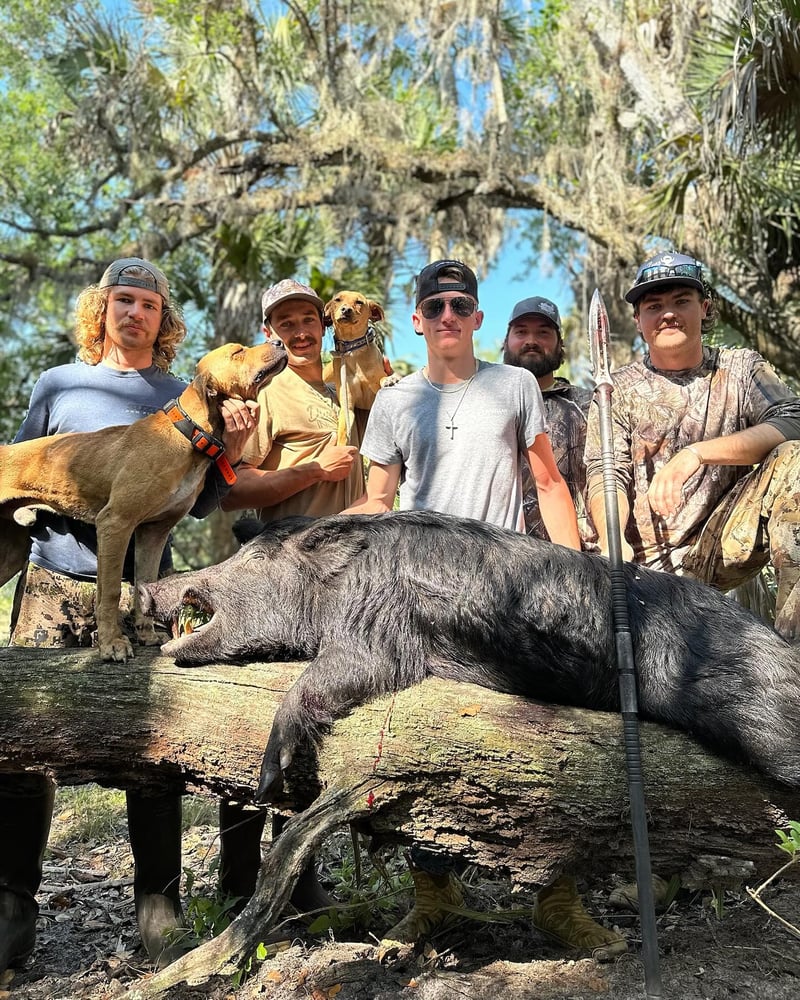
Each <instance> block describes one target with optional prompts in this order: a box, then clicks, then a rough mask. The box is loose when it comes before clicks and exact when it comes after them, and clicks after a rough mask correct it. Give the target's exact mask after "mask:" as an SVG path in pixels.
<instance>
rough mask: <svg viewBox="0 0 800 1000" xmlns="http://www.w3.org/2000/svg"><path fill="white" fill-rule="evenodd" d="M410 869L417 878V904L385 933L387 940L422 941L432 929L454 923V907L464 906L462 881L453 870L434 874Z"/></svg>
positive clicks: (415, 882) (415, 895)
mask: <svg viewBox="0 0 800 1000" xmlns="http://www.w3.org/2000/svg"><path fill="white" fill-rule="evenodd" d="M409 871H410V872H411V877H412V879H413V880H414V906H413V907H412V908H411V911H410V912H409V913H407V914H406V916H405V917H403V919H402V920H400V921H399V922H398V923H396V924H395V925H394V927H392V928H391V929H390V930H388V931H387V932H386V934H385V935H384V940H385V941H401V942H407V943H412V942H414V941H419V940H420V939H421V938H424V937H427V936H428V935H430V933H431V931H433V930H435V929H437V928H439V927H445V926H447V924H448V923H452V921H453V920H454V919H455V917H456V916H457V914H455V913H453V909H452V908H453V907H456V908H458V907H462V906H463V905H464V894H463V893H462V891H461V884H460V882H459V881H458V879H457V878H456V877H455V875H453V873H452V872H450V871H448V872H445V873H443V874H436V875H434V874H432V873H431V872H427V871H423V870H422V869H421V868H413V867H412V868H409Z"/></svg>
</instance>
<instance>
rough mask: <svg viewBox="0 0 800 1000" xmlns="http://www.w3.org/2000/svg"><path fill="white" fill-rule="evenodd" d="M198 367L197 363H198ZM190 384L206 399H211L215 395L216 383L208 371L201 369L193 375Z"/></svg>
mask: <svg viewBox="0 0 800 1000" xmlns="http://www.w3.org/2000/svg"><path fill="white" fill-rule="evenodd" d="M198 368H199V365H198ZM192 384H193V385H194V387H195V389H196V390H197V391H198V392H199V393H200V395H201V396H203V397H205V398H206V399H213V398H214V396H216V395H217V384H216V381H215V379H214V376H213V375H212V374H211V373H210V372H206V371H203V370H202V369H201V370H199V371H198V372H197V374H196V375H195V377H194V379H193V381H192Z"/></svg>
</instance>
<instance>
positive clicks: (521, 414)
mask: <svg viewBox="0 0 800 1000" xmlns="http://www.w3.org/2000/svg"><path fill="white" fill-rule="evenodd" d="M482 321H483V313H482V312H481V311H480V310H479V309H478V283H477V279H476V278H475V275H474V273H473V272H472V271H471V270H470V268H469V267H467V266H466V265H465V264H463V263H461V262H460V261H453V260H440V261H435V262H434V263H432V264H429V265H428V266H427V267H425V268H423V270H422V271H421V273H420V274H419V276H418V277H417V289H416V309H415V311H414V314H413V316H412V322H413V324H414V329H415V330H416V332H417V333H418V334H419V335H420V336H423V337H424V338H425V344H426V347H427V355H428V361H427V364H426V365H425V367H424V368H423V369H422V370H421V371H420V372H415V373H414V374H413V375H409V376H407V377H406V378H404V379H402V380H401V381H400V382H398V383H397V384H396V385H394V386H390V387H387V388H386V389H382V390H381V391H380V392H379V393H378V396H377V399H376V400H375V403H374V405H373V408H372V412H371V414H370V418H369V422H368V424H367V430H366V433H365V435H364V441H363V444H362V448H361V453H362V454H363V455H365V456H366V457H367V458H368V459H369V460H370V470H369V476H368V479H367V493H366V496H365V498H364V499H363V500H362V501H360V502H359V503H358V504H356V505H354V506H353V507H351V508H350V511H351V512H353V513H355V512H356V511H357V512H358V513H381V512H383V511H388V510H391V509H392V507H393V505H394V498H395V494H396V492H397V489H398V487H399V489H400V509H401V510H421V509H424V510H437V511H441V512H443V513H446V514H456V515H458V516H461V517H473V518H477V519H480V520H482V521H489V522H490V523H492V524H497V525H500V526H501V527H505V528H510V529H514V530H517V531H524V530H525V521H524V517H523V511H522V484H521V465H522V456H526V457H527V459H528V461H529V462H530V466H531V471H532V473H533V477H534V480H535V482H536V488H537V491H538V493H539V500H540V507H541V512H542V518H543V520H544V522H545V524H546V526H547V529H548V533H549V535H550V538H551V539H552V541H554V542H558V543H560V544H562V545H567V546H569V547H570V548H574V549H579V548H580V539H579V536H578V526H577V521H576V517H575V508H574V506H573V504H572V499H571V497H570V494H569V490H568V489H567V486H566V484H565V483H564V480H563V479H562V477H561V474H560V473H559V471H558V468H557V466H556V463H555V459H554V457H553V450H552V448H551V447H550V441H549V439H548V437H547V433H546V432H547V424H546V421H545V417H544V407H543V403H542V395H541V392H540V391H539V387H538V385H537V383H536V379H535V378H534V377H533V376H532V375H531V374H530V372H527V371H525V370H524V369H513V368H509V367H508V366H505V365H494V364H489V363H487V362H481V361H478V360H477V359H476V357H475V353H474V345H473V336H474V333H475V331H476V330H478V329H479V328H480V325H481V322H482Z"/></svg>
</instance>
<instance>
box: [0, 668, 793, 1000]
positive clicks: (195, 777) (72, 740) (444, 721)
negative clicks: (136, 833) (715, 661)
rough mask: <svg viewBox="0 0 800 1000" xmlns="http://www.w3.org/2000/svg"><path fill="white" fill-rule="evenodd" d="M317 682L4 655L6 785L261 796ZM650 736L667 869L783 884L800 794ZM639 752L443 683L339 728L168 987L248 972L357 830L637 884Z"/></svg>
mask: <svg viewBox="0 0 800 1000" xmlns="http://www.w3.org/2000/svg"><path fill="white" fill-rule="evenodd" d="M301 669H302V664H250V665H247V666H234V665H226V666H216V665H215V666H209V667H201V668H179V667H176V666H175V664H174V663H173V662H172V661H171V660H168V659H165V658H164V657H161V656H159V655H158V654H157V653H155V652H152V651H149V650H141V649H140V650H139V651H138V653H137V657H136V659H135V660H134V661H133V662H132V663H128V664H125V666H124V667H123V666H119V665H111V664H107V663H103V662H101V661H100V660H99V658H97V655H96V654H95V653H93V652H84V651H69V652H66V651H60V650H59V651H56V650H37V651H32V650H26V649H4V650H2V651H0V670H1V671H2V676H3V684H2V686H1V687H0V770H6V771H8V770H21V769H35V770H45V771H48V772H49V773H51V774H52V775H53V776H54V777H55V778H56V780H57V781H58V782H59V783H62V784H79V783H83V782H87V781H97V782H99V783H101V784H106V785H114V786H118V787H130V786H136V785H143V784H148V783H150V784H153V783H168V784H177V783H180V784H181V785H184V786H185V787H186V788H187V789H188V790H190V791H194V792H201V793H207V794H216V795H226V796H231V797H234V798H240V799H242V800H248V799H249V798H250V797H251V794H252V789H253V788H254V786H255V783H256V779H257V775H258V770H259V767H260V763H261V753H262V751H263V747H264V745H265V743H266V740H267V737H268V735H269V730H270V726H271V723H272V718H273V714H274V711H275V708H276V706H277V704H278V703H279V701H280V699H281V697H282V695H283V693H284V692H285V691H286V690H287V688H288V687H289V686H290V684H291V683H292V682H293V680H294V679H295V677H297V675H298V674H299V672H300V671H301ZM641 729H642V734H641V735H642V753H643V767H644V776H645V794H646V798H647V805H648V811H649V815H650V847H651V852H652V858H653V869H654V870H655V871H657V872H659V873H660V874H662V875H664V876H666V877H669V876H670V875H672V874H673V873H680V874H681V875H682V876H683V878H684V881H685V882H687V883H691V882H692V881H693V880H694V881H696V880H697V874H696V866H697V859H698V857H699V856H701V855H702V856H725V857H729V858H731V859H733V860H734V861H735V862H737V861H738V862H747V863H751V864H752V866H753V867H752V868H751V869H750V872H751V874H750V876H748V880H749V881H753V880H755V879H756V878H759V877H761V876H764V875H766V874H768V873H771V872H772V871H774V870H775V868H776V867H777V866H778V864H779V860H780V856H779V854H778V852H777V851H776V848H775V846H774V844H775V836H774V832H773V831H774V829H775V828H776V827H780V826H785V825H786V823H787V820H788V819H789V818H797V817H798V816H800V796H799V795H798V793H796V792H793V791H791V790H789V789H786V788H784V787H782V786H779V785H777V784H776V783H774V782H772V781H770V780H768V779H767V778H765V777H763V776H762V775H760V774H758V773H757V772H756V771H754V770H752V769H750V768H748V767H745V766H741V765H737V764H733V763H731V762H729V761H727V760H724V759H722V758H719V757H716V756H714V755H712V754H710V753H709V752H707V751H706V750H705V749H704V748H702V747H701V746H700V745H699V744H698V743H696V742H695V741H694V740H692V739H691V738H690V737H688V736H686V735H685V734H683V733H679V732H676V731H674V730H670V729H667V728H666V727H663V726H659V725H654V724H649V723H648V724H643V725H642V727H641ZM620 736H621V726H620V720H619V717H618V716H616V715H613V714H609V713H601V712H589V711H583V710H578V709H572V708H565V707H561V706H556V705H546V704H541V703H538V702H532V701H527V700H525V699H522V698H517V697H512V696H508V695H501V694H498V693H496V692H493V691H489V690H486V689H485V688H480V687H476V686H474V685H468V684H457V683H453V682H445V681H441V680H437V679H430V680H427V681H425V682H424V683H423V684H421V685H419V686H417V687H415V688H411V689H409V690H406V691H401V692H399V693H398V694H396V695H394V696H390V697H384V698H381V699H379V700H377V701H374V702H372V703H370V704H368V705H365V706H362V707H361V708H359V709H357V710H356V711H354V712H353V713H352V714H351V715H350V716H349V717H348V718H346V719H343V720H341V721H339V722H337V723H336V724H335V725H334V727H333V729H332V732H331V733H330V735H328V736H326V737H325V739H324V740H323V741H322V743H321V745H320V747H319V749H318V761H316V762H315V761H314V760H313V759H312V758H313V756H314V754H313V753H311V752H310V753H309V754H307V755H303V756H302V757H301V758H300V759H298V760H297V761H296V762H295V764H294V765H293V767H292V769H291V772H290V775H289V778H290V780H289V782H288V787H287V795H286V799H285V801H283V802H281V803H279V805H280V806H281V808H283V809H286V810H288V811H296V810H299V809H305V808H306V807H307V806H308V805H309V803H310V802H311V800H312V799H313V798H315V797H316V796H317V794H318V792H319V790H320V788H325V789H326V792H325V794H324V795H323V796H322V798H320V799H319V800H318V801H317V802H316V803H314V805H313V806H312V808H311V809H308V810H307V811H306V812H305V813H303V814H302V815H300V816H298V817H296V818H295V819H294V820H293V822H292V823H290V824H289V825H288V827H287V832H288V833H289V835H288V836H287V834H286V833H284V834H283V835H282V836H281V838H279V840H278V841H277V842H276V843H275V844H274V845H273V847H272V849H271V852H270V855H269V856H268V858H267V860H266V862H265V871H264V872H262V879H261V882H260V890H259V891H258V892H257V894H256V896H255V897H254V898H253V900H252V901H251V903H250V905H249V906H248V908H247V909H246V910H245V912H244V914H243V915H242V917H241V918H240V919H238V920H237V921H235V923H234V924H233V925H232V928H231V929H230V932H226V935H222V936H221V937H220V938H218V939H215V941H213V942H210V943H209V945H204V946H203V947H202V948H200V949H198V950H197V951H195V952H192V953H191V955H189V956H187V957H186V958H184V959H181V961H180V962H179V963H176V964H175V965H173V966H171V967H170V969H169V970H167V971H166V972H165V973H162V974H159V976H157V977H155V979H154V980H153V981H152V989H153V990H155V991H156V992H157V991H158V990H159V989H161V988H164V987H165V986H166V985H169V984H170V983H172V982H178V981H181V980H182V979H187V981H195V982H196V981H198V977H200V978H202V977H203V976H206V975H210V974H211V973H212V972H215V971H222V970H223V968H226V967H229V966H230V965H231V963H233V964H236V962H238V961H239V960H241V958H242V957H245V958H246V957H247V955H248V954H249V953H250V952H252V950H253V949H254V948H255V946H256V944H257V943H258V941H259V940H262V939H263V936H264V933H265V929H266V928H267V927H268V926H269V925H270V924H271V923H272V922H273V921H274V919H276V916H277V914H278V913H279V912H280V907H281V905H282V903H283V901H285V899H286V897H287V896H288V894H289V892H290V891H291V888H292V885H293V880H294V878H295V876H296V873H297V872H299V871H301V870H302V868H303V866H304V864H305V860H306V859H307V858H308V857H309V856H310V854H311V853H312V851H313V850H314V849H315V848H316V846H318V844H319V843H320V842H321V840H322V839H324V837H325V836H326V834H327V833H328V832H330V831H331V830H332V829H334V828H335V827H336V826H338V825H340V824H342V823H346V822H352V821H356V822H358V824H359V825H360V826H364V827H365V828H366V829H368V830H369V831H370V832H371V833H373V834H374V835H376V836H377V837H378V838H389V839H401V840H403V841H405V842H410V841H411V840H416V841H417V842H420V843H424V844H425V845H427V846H429V847H430V848H432V849H434V850H440V851H442V852H445V853H447V854H449V855H451V856H453V857H454V858H458V859H460V860H462V861H465V862H469V863H474V864H477V865H480V866H482V867H485V868H488V869H491V870H492V871H495V872H498V873H504V874H506V875H508V876H509V877H510V878H512V879H513V880H514V881H515V882H517V883H519V884H522V885H529V886H531V885H536V884H542V883H545V882H547V881H548V880H549V879H551V878H552V877H554V876H555V875H557V874H558V873H560V872H562V871H563V872H571V873H574V874H576V875H581V874H586V873H589V872H591V873H593V874H594V875H601V874H604V873H605V874H607V873H610V872H620V873H624V874H625V875H626V876H632V874H633V859H632V844H631V835H630V829H629V826H628V818H627V793H626V787H627V785H626V775H625V763H624V756H623V750H622V744H621V738H620ZM248 949H249V951H248ZM165 976H167V978H168V979H169V982H168V981H167V979H165V978H163V977H165ZM174 976H178V977H179V978H178V979H174V978H173V977H174ZM149 988H150V987H148V989H149ZM144 995H145V994H142V996H144ZM147 995H155V993H153V994H149V993H148V994H147Z"/></svg>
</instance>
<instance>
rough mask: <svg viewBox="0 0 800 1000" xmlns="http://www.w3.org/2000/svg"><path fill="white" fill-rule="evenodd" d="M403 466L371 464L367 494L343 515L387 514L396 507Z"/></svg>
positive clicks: (398, 464) (344, 511)
mask: <svg viewBox="0 0 800 1000" xmlns="http://www.w3.org/2000/svg"><path fill="white" fill-rule="evenodd" d="M401 468H402V466H401V465H400V463H399V462H398V463H397V464H396V465H381V464H380V463H379V462H371V463H370V467H369V474H368V475H367V492H366V493H365V494H364V496H363V497H361V498H360V499H358V500H356V502H355V503H354V504H353V505H352V506H351V507H348V508H347V510H343V511H342V513H343V514H386V513H387V512H388V511H390V510H391V509H392V508H393V507H394V498H395V496H397V488H398V486H399V485H400V471H401Z"/></svg>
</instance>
